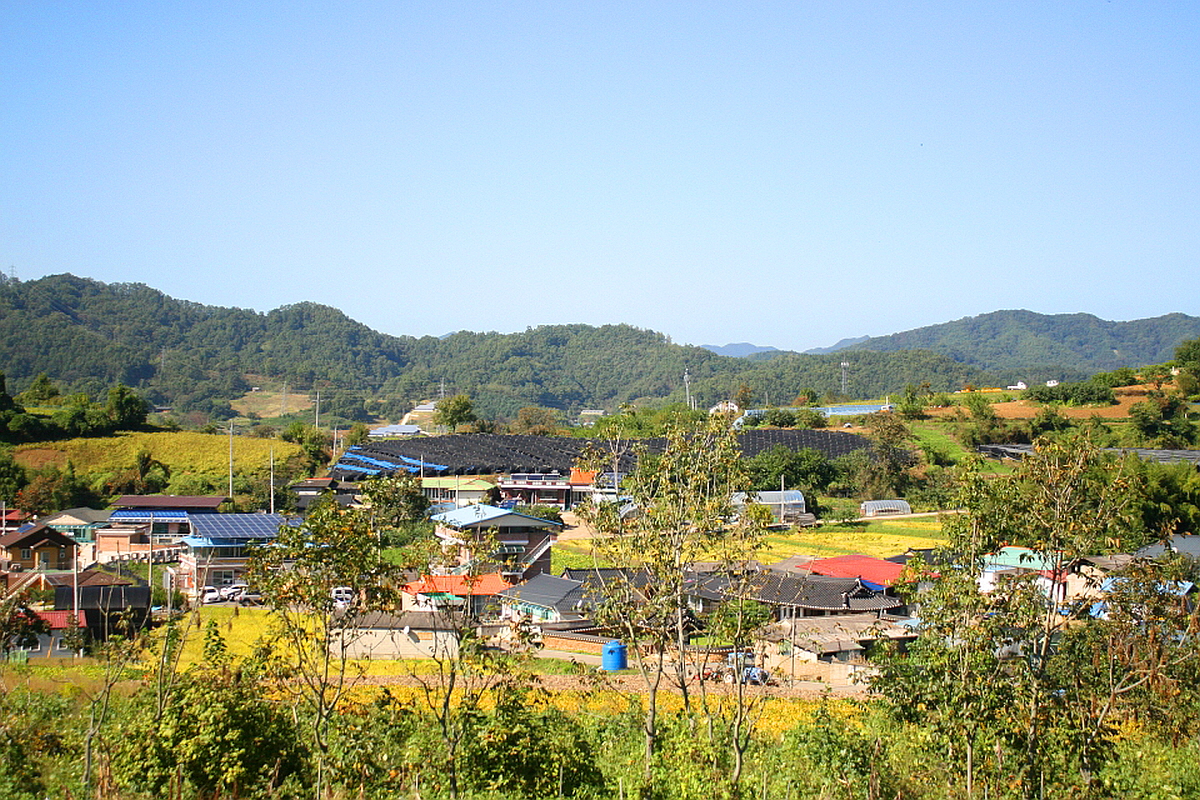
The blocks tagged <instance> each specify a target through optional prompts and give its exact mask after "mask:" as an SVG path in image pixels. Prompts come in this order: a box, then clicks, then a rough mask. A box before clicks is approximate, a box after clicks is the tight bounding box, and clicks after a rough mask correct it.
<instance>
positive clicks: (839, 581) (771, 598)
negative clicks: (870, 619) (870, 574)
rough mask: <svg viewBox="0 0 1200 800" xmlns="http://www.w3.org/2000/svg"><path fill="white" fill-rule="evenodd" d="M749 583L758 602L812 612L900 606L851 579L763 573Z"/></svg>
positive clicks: (860, 582)
mask: <svg viewBox="0 0 1200 800" xmlns="http://www.w3.org/2000/svg"><path fill="white" fill-rule="evenodd" d="M749 584H750V586H751V587H752V588H753V590H754V595H753V596H754V598H755V599H756V600H758V601H759V602H763V603H768V604H770V605H783V606H795V607H796V608H800V609H808V610H812V611H836V612H847V611H886V610H888V609H892V608H899V607H900V606H902V605H903V603H902V602H901V601H900V600H898V599H896V598H894V597H887V596H886V595H884V594H882V593H881V592H877V591H875V590H874V589H871V588H870V587H868V586H865V585H864V584H863V582H862V581H860V580H857V579H851V578H831V577H828V576H825V575H803V576H801V575H784V574H782V573H777V572H764V573H761V574H759V575H756V576H753V577H752V578H750V580H749Z"/></svg>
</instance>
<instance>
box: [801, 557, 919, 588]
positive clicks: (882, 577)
mask: <svg viewBox="0 0 1200 800" xmlns="http://www.w3.org/2000/svg"><path fill="white" fill-rule="evenodd" d="M802 569H805V570H808V571H809V572H815V573H816V574H818V575H828V576H830V577H832V578H861V579H862V580H864V581H866V582H867V583H873V584H875V585H876V586H885V587H890V586H893V585H894V584H895V583H896V582H897V581H898V580H899V579H900V573H901V572H903V571H904V565H903V564H896V563H894V562H891V561H885V560H883V559H882V558H875V557H873V556H864V555H858V554H857V553H853V554H850V555H844V556H834V557H833V558H819V559H817V560H816V561H810V562H809V563H808V564H805V565H804V567H803V568H802Z"/></svg>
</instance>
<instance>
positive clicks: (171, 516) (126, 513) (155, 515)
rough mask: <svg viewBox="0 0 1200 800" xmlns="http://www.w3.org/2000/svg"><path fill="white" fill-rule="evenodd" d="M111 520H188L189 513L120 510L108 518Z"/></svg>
mask: <svg viewBox="0 0 1200 800" xmlns="http://www.w3.org/2000/svg"><path fill="white" fill-rule="evenodd" d="M108 518H109V520H110V521H111V520H122V519H127V520H143V519H146V520H162V521H170V520H181V521H182V520H186V519H188V518H189V517H188V512H186V511H157V510H155V511H151V510H149V509H136V508H119V509H117V510H116V511H114V512H112V513H111V514H109V516H108Z"/></svg>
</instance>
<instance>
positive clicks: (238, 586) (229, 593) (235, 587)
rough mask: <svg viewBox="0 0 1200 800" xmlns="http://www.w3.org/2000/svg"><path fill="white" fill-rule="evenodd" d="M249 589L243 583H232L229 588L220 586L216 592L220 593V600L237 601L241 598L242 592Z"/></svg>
mask: <svg viewBox="0 0 1200 800" xmlns="http://www.w3.org/2000/svg"><path fill="white" fill-rule="evenodd" d="M249 588H250V587H249V586H247V585H246V584H244V583H233V584H230V585H229V586H222V587H221V588H220V589H218V591H219V592H220V593H221V599H222V600H237V599H238V598H239V597H241V595H242V592H244V591H246V590H247V589H249Z"/></svg>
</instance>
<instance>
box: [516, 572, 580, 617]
mask: <svg viewBox="0 0 1200 800" xmlns="http://www.w3.org/2000/svg"><path fill="white" fill-rule="evenodd" d="M499 595H500V596H501V597H507V598H510V599H512V600H519V601H521V602H522V603H528V604H530V605H534V606H542V607H543V608H553V609H555V610H557V611H560V612H561V611H568V612H569V611H575V610H577V609H578V608H579V606H580V604H581V603H582V602H583V600H584V595H585V590H584V585H583V582H582V581H573V580H571V579H569V578H559V577H556V576H554V575H546V574H544V573H543V574H539V575H534V576H533V577H532V578H530V579H529V580H528V581H526V582H525V583H523V584H521V585H520V586H514V587H512V588H511V589H505V590H504V591H502V592H499Z"/></svg>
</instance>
